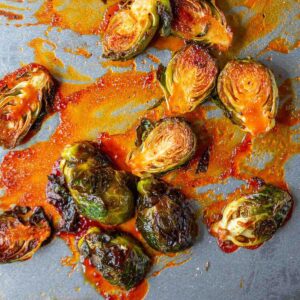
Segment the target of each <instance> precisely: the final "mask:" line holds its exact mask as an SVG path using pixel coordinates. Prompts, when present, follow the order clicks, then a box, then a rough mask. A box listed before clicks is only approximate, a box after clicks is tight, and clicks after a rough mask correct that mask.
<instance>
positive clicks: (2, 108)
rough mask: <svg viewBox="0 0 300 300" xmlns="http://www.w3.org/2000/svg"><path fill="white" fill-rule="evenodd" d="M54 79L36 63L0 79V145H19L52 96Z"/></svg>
mask: <svg viewBox="0 0 300 300" xmlns="http://www.w3.org/2000/svg"><path fill="white" fill-rule="evenodd" d="M54 87H55V84H54V81H53V79H52V77H51V75H50V74H49V72H48V71H47V70H46V69H45V68H44V67H42V66H40V65H37V64H31V65H27V66H25V67H23V68H21V69H19V70H17V71H16V72H14V73H12V74H9V75H7V76H6V77H5V78H4V79H2V80H1V81H0V145H1V146H3V147H4V148H9V149H10V148H14V147H16V146H17V145H19V144H20V143H21V142H22V140H23V139H24V138H25V136H26V135H27V134H28V132H29V130H30V129H31V128H32V126H33V125H34V124H35V122H36V121H37V119H38V117H39V116H40V115H41V113H42V112H43V111H45V110H46V109H47V107H48V106H49V104H50V103H51V102H52V100H53V96H54Z"/></svg>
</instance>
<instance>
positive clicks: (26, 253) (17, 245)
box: [0, 206, 51, 263]
mask: <svg viewBox="0 0 300 300" xmlns="http://www.w3.org/2000/svg"><path fill="white" fill-rule="evenodd" d="M50 235H51V227H50V225H49V222H48V220H47V218H46V216H45V214H44V211H43V209H42V208H41V207H36V208H35V209H30V208H29V207H20V206H16V207H15V208H14V209H13V210H10V211H7V212H4V213H3V214H2V215H0V263H11V262H15V261H24V260H27V259H30V258H31V257H32V256H33V254H34V253H35V252H36V251H37V250H38V249H39V248H40V247H41V245H42V244H43V242H45V241H46V240H47V239H48V238H49V237H50Z"/></svg>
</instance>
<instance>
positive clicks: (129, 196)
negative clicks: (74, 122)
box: [60, 142, 134, 225]
mask: <svg viewBox="0 0 300 300" xmlns="http://www.w3.org/2000/svg"><path fill="white" fill-rule="evenodd" d="M60 169H61V171H62V173H63V175H64V177H65V181H66V183H67V186H68V189H69V191H70V193H71V195H72V197H73V199H74V201H75V203H76V206H77V209H78V210H79V212H80V213H81V214H82V215H83V216H85V217H87V218H89V219H92V220H96V221H99V222H101V223H104V224H109V225H116V224H120V223H123V222H125V221H127V220H128V219H129V218H130V217H131V216H132V214H133V213H134V196H133V193H132V192H131V190H130V189H129V188H128V186H127V180H128V179H129V175H127V174H126V173H124V172H121V171H117V170H115V169H113V167H112V166H111V164H110V163H109V161H108V159H107V158H106V157H105V155H103V154H102V153H101V151H100V150H99V149H98V147H97V146H96V144H94V143H91V142H79V143H75V144H73V145H70V146H67V147H66V148H65V149H64V151H63V152H62V160H61V162H60Z"/></svg>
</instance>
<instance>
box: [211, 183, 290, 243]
mask: <svg viewBox="0 0 300 300" xmlns="http://www.w3.org/2000/svg"><path fill="white" fill-rule="evenodd" d="M292 206H293V201H292V197H291V196H290V194H289V193H287V192H286V191H284V190H282V189H280V188H278V187H275V186H273V185H264V186H263V187H261V188H260V189H259V191H258V192H257V193H255V194H252V195H248V196H244V197H241V198H239V199H237V200H234V201H232V202H230V203H229V204H228V205H227V206H226V207H225V209H224V211H223V217H222V219H221V220H220V221H218V222H216V223H214V224H212V226H211V232H212V234H213V235H215V236H216V237H218V239H219V240H220V241H223V242H224V241H230V242H232V243H233V244H235V245H236V246H239V247H252V246H258V245H260V244H262V243H264V242H265V241H267V240H269V239H270V238H271V237H272V236H273V235H274V233H275V232H276V231H277V229H278V228H280V227H281V226H282V225H283V224H284V222H285V220H286V219H287V216H288V215H289V212H290V210H291V209H292Z"/></svg>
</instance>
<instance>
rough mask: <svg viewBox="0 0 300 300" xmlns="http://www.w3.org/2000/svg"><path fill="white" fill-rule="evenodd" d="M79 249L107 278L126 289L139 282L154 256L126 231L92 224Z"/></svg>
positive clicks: (79, 244) (113, 283)
mask: <svg viewBox="0 0 300 300" xmlns="http://www.w3.org/2000/svg"><path fill="white" fill-rule="evenodd" d="M78 249H79V252H80V254H81V256H82V257H83V258H84V259H87V258H88V259H90V261H91V263H92V265H93V266H94V267H95V268H96V269H97V270H98V271H99V272H100V273H101V274H102V276H103V277H104V278H105V279H106V280H107V281H109V282H110V283H111V284H112V285H117V286H119V287H121V288H123V289H126V290H130V289H131V288H133V287H135V286H137V285H138V284H139V283H140V282H141V281H142V280H143V279H144V278H145V276H146V274H147V272H148V271H149V269H150V266H151V259H150V257H149V256H148V255H147V254H146V253H145V252H144V250H143V247H142V245H141V244H140V243H139V242H138V241H137V240H135V239H134V238H133V237H131V236H130V235H128V234H125V233H122V232H101V230H100V229H99V228H97V227H93V228H90V229H89V230H88V232H87V234H86V235H85V236H84V237H83V238H82V239H81V240H80V241H79V243H78Z"/></svg>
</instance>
